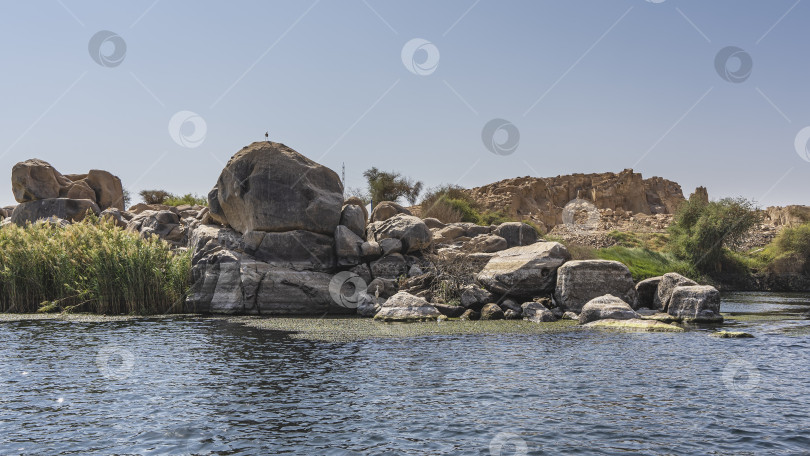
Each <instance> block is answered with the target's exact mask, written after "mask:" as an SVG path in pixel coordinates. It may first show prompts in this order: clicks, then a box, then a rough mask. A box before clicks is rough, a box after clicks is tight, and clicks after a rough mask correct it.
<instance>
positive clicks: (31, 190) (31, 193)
mask: <svg viewBox="0 0 810 456" xmlns="http://www.w3.org/2000/svg"><path fill="white" fill-rule="evenodd" d="M11 190H12V192H13V193H14V199H16V200H17V202H18V203H19V204H18V205H16V206H14V207H7V208H4V209H3V211H4V213H3V214H2V215H3V216H5V217H8V218H9V220H10V222H11V223H16V224H18V225H24V224H25V223H28V222H34V221H36V220H40V219H47V218H51V217H55V218H58V219H63V220H67V221H69V222H72V221H80V220H82V219H83V218H84V217H85V215H86V214H87V213H88V211H89V212H92V213H94V214H95V215H99V213H100V212H101V211H103V210H106V209H118V210H123V209H124V193H123V189H122V187H121V179H119V178H118V177H116V176H114V175H112V174H111V173H109V172H107V171H103V170H99V169H91V170H90V171H89V172H87V173H86V174H62V173H60V172H59V171H57V170H56V169H55V168H54V167H53V166H51V165H50V164H49V163H48V162H46V161H43V160H38V159H31V160H26V161H24V162H20V163H17V164H16V165H14V167H13V168H12V170H11Z"/></svg>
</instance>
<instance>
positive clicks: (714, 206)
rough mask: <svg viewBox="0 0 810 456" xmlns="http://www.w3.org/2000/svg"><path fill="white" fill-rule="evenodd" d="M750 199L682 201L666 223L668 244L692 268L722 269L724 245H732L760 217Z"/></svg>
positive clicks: (746, 232) (754, 224)
mask: <svg viewBox="0 0 810 456" xmlns="http://www.w3.org/2000/svg"><path fill="white" fill-rule="evenodd" d="M761 217H762V216H761V214H760V212H758V211H757V210H756V208H755V207H754V205H753V203H751V202H750V201H748V200H746V199H743V198H726V199H722V200H720V201H711V202H706V201H701V200H700V199H698V198H692V199H690V200H688V201H686V202H684V203H683V204H682V205H681V207H680V209H679V210H678V212H677V213H676V214H675V219H674V221H673V223H672V225H671V226H670V227H669V233H670V247H671V249H672V252H673V253H674V254H675V255H676V256H677V257H678V258H680V259H683V260H687V261H689V263H690V264H692V265H693V266H694V267H695V269H697V270H699V271H702V272H706V273H716V272H720V271H721V269H722V262H723V258H724V248H735V247H737V245H738V244H739V242H740V241H742V240H743V239H744V238H745V236H746V235H747V234H748V232H749V231H750V230H751V229H752V228H753V227H754V226H756V225H757V224H758V223H759V222H760V220H761Z"/></svg>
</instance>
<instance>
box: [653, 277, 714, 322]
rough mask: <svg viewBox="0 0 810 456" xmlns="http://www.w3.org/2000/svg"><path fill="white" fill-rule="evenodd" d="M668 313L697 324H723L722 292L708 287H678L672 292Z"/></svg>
mask: <svg viewBox="0 0 810 456" xmlns="http://www.w3.org/2000/svg"><path fill="white" fill-rule="evenodd" d="M667 313H668V314H670V315H672V316H674V317H678V318H680V319H682V320H684V321H690V322H695V323H722V322H723V316H722V315H720V292H719V291H717V289H716V288H714V287H712V286H708V285H688V286H678V287H675V289H674V290H672V294H671V296H670V300H669V306H668V308H667Z"/></svg>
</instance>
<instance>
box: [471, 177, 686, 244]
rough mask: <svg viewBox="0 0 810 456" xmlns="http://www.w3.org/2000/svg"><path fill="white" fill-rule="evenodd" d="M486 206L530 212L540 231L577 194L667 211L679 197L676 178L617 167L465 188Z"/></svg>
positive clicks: (613, 205) (616, 205)
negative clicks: (644, 175)
mask: <svg viewBox="0 0 810 456" xmlns="http://www.w3.org/2000/svg"><path fill="white" fill-rule="evenodd" d="M468 193H469V195H470V196H471V197H472V198H473V199H474V200H475V201H477V202H478V203H479V204H481V205H482V207H484V208H485V209H487V210H491V211H504V212H505V213H506V214H507V215H509V216H511V217H514V218H531V219H532V220H534V221H535V222H537V223H539V224H542V225H543V227H542V228H544V230H545V231H549V230H551V228H553V227H554V226H555V225H559V224H561V223H563V217H562V215H563V208H564V207H565V206H566V204H568V203H569V202H570V201H572V200H574V199H576V198H578V197H580V198H582V199H586V200H588V201H591V202H592V203H593V204H594V205H595V206H596V208H597V209H609V210H611V211H628V212H631V213H639V214H672V213H674V212H675V211H676V210H677V208H678V206H679V205H680V204H681V202H683V201H684V196H683V190H681V187H680V185H678V184H677V183H676V182H672V181H669V180H666V179H663V178H660V177H652V178H649V179H644V178H642V176H641V174H639V173H635V172H633V170H630V169H626V170H624V171H622V172H620V173H601V174H571V175H566V176H557V177H550V178H538V177H520V178H514V179H507V180H503V181H500V182H495V183H493V184H489V185H485V186H482V187H477V188H473V189H471V190H468Z"/></svg>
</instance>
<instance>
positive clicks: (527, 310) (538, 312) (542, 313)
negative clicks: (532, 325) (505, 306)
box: [521, 301, 557, 323]
mask: <svg viewBox="0 0 810 456" xmlns="http://www.w3.org/2000/svg"><path fill="white" fill-rule="evenodd" d="M521 307H522V309H523V319H524V320H529V321H533V322H536V323H542V322H552V321H557V318H556V317H555V316H554V314H553V313H552V312H551V311H550V310H548V309H547V308H546V306H544V305H543V304H541V303H539V302H535V301H532V302H524V303H523V305H521Z"/></svg>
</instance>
